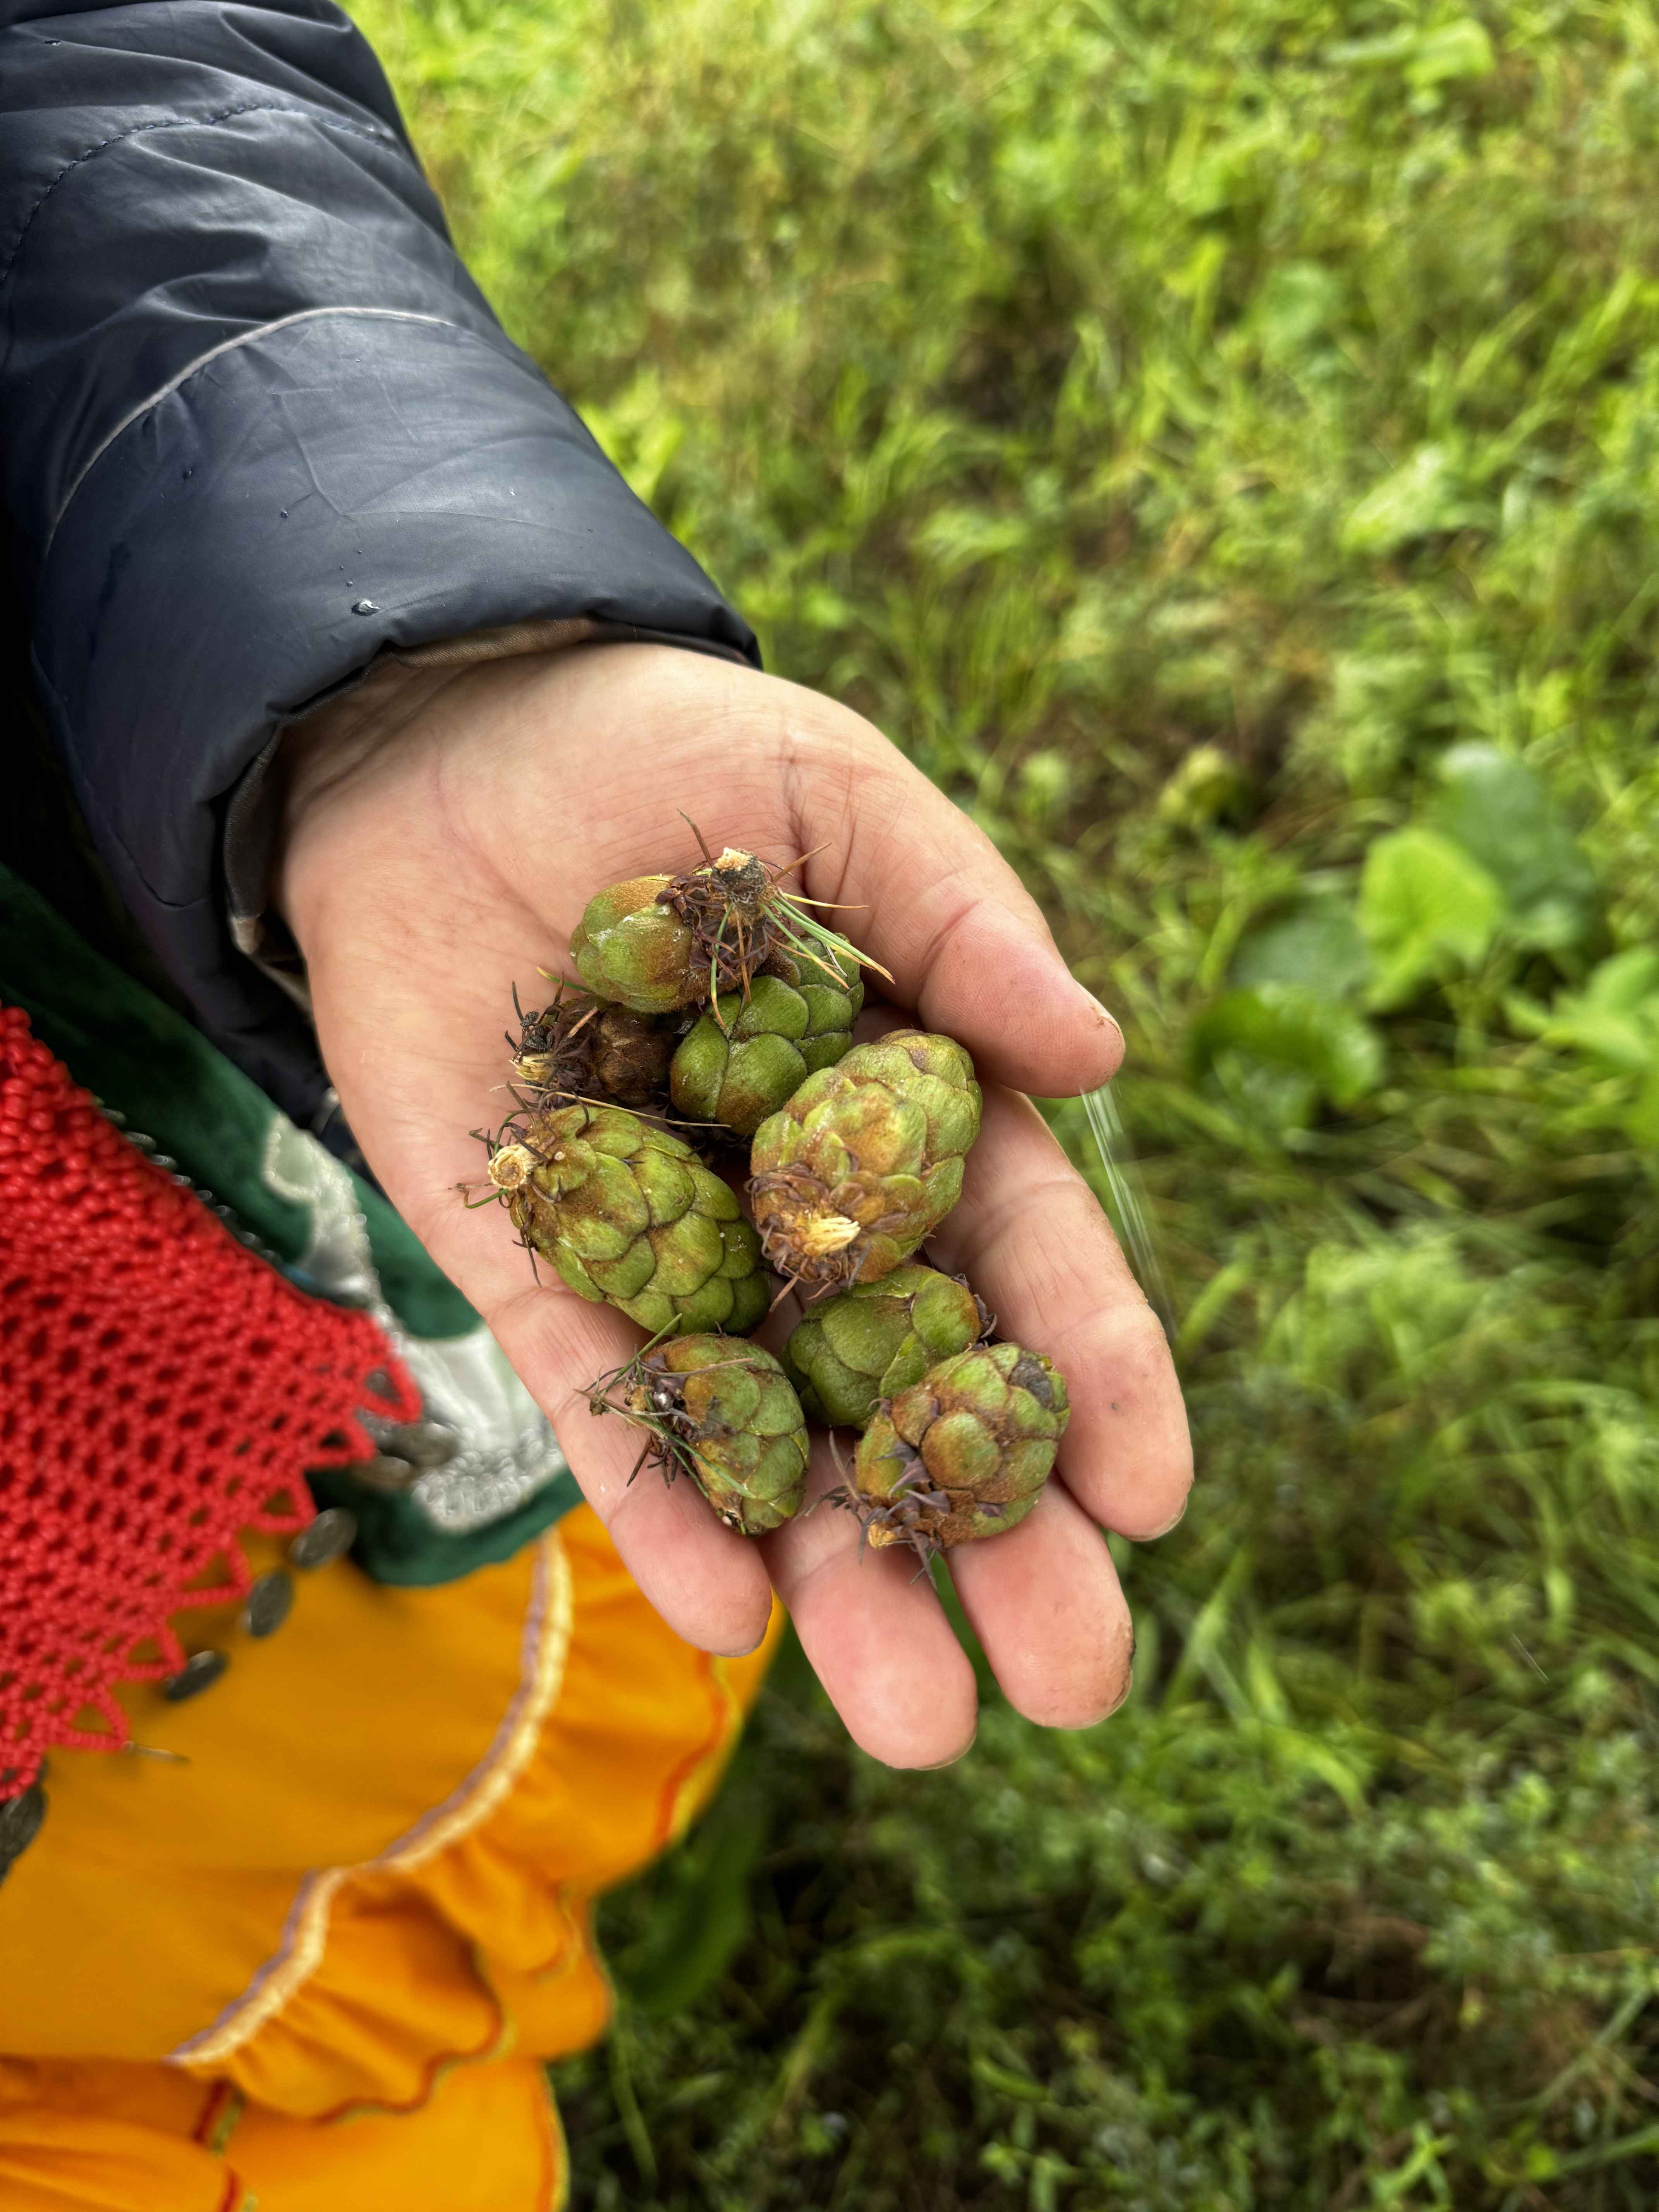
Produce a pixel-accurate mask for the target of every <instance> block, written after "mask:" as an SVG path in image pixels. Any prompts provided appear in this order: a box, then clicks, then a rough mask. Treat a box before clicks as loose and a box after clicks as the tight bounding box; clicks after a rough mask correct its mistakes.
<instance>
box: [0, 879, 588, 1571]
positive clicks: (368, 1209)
mask: <svg viewBox="0 0 1659 2212" xmlns="http://www.w3.org/2000/svg"><path fill="white" fill-rule="evenodd" d="M0 1000H4V1001H5V1002H6V1003H7V1004H8V1005H9V1006H21V1008H22V1010H23V1012H25V1013H27V1016H28V1018H29V1021H30V1024H31V1025H32V1026H33V1030H34V1034H35V1035H36V1036H38V1037H39V1038H40V1042H41V1043H42V1044H44V1045H46V1047H47V1048H48V1049H49V1050H50V1051H52V1052H53V1053H55V1054H57V1056H58V1059H59V1060H62V1061H63V1063H64V1066H65V1067H67V1068H68V1070H69V1072H70V1074H71V1075H72V1076H73V1077H74V1079H75V1080H76V1082H77V1083H79V1084H81V1085H82V1086H83V1087H84V1088H85V1089H87V1090H88V1091H91V1092H93V1093H94V1096H95V1097H97V1098H98V1099H100V1101H101V1103H103V1104H104V1105H105V1106H106V1107H107V1108H110V1109H113V1111H115V1112H116V1113H118V1114H121V1115H125V1117H126V1121H127V1122H128V1125H129V1126H130V1127H132V1128H133V1129H136V1130H140V1131H142V1132H143V1134H144V1135H146V1136H149V1137H153V1138H154V1139H155V1142H156V1144H157V1145H158V1146H160V1147H161V1151H162V1152H165V1153H167V1154H168V1155H169V1156H170V1157H171V1158H173V1159H175V1160H176V1161H177V1162H178V1164H179V1169H180V1170H181V1171H182V1172H183V1173H184V1174H185V1175H187V1176H189V1177H190V1179H191V1182H194V1183H197V1184H199V1185H200V1187H201V1188H203V1189H204V1190H208V1191H211V1193H212V1194H213V1195H214V1197H215V1198H216V1199H217V1200H219V1201H220V1202H221V1203H222V1204H223V1205H225V1206H228V1207H229V1208H230V1209H231V1211H232V1212H233V1213H234V1216H235V1218H236V1219H237V1221H238V1223H239V1224H240V1225H241V1226H242V1227H243V1228H245V1229H246V1230H249V1231H252V1233H253V1234H254V1235H255V1236H257V1237H260V1238H262V1239H263V1240H264V1243H265V1244H267V1245H268V1246H269V1247H270V1250H271V1251H272V1252H273V1253H275V1254H276V1256H277V1258H278V1260H279V1261H281V1262H282V1263H283V1267H285V1269H287V1270H288V1271H289V1272H290V1273H292V1274H293V1275H294V1277H295V1280H296V1281H298V1282H299V1283H300V1284H301V1286H303V1285H304V1283H305V1275H304V1270H303V1267H302V1266H301V1262H302V1261H303V1260H304V1257H305V1255H306V1251H307V1247H308V1245H309V1243H310V1238H311V1214H310V1209H309V1208H308V1207H307V1206H299V1205H296V1204H295V1203H294V1202H293V1201H292V1200H289V1199H285V1198H283V1196H282V1195H281V1194H279V1193H278V1192H276V1191H274V1190H273V1189H272V1188H270V1184H269V1183H267V1182H266V1181H265V1179H264V1173H263V1169H264V1159H265V1147H266V1142H267V1139H268V1137H269V1135H270V1131H271V1129H272V1127H273V1123H274V1119H275V1116H276V1107H275V1106H273V1105H272V1103H271V1102H270V1099H269V1098H267V1097H266V1096H265V1094H264V1091H261V1090H260V1089H259V1087H258V1085H257V1084H255V1083H253V1082H252V1081H251V1080H250V1079H249V1078H248V1077H246V1076H245V1075H244V1074H243V1073H241V1071H240V1068H236V1067H234V1066H232V1065H231V1063H230V1061H229V1060H227V1059H226V1058H225V1056H224V1054H222V1053H221V1052H219V1051H217V1050H216V1048H215V1047H214V1046H212V1045H211V1044H210V1043H209V1042H208V1041H207V1039H206V1038H205V1037H204V1036H202V1034H201V1033H200V1031H199V1030H196V1029H193V1028H192V1027H191V1024H190V1023H189V1022H187V1021H186V1020H185V1018H183V1016H182V1015H179V1014H178V1013H175V1012H174V1011H173V1008H172V1007H170V1006H167V1005H165V1004H164V1003H163V1002H162V1000H160V999H158V998H157V997H156V996H155V994H154V993H153V992H151V991H149V990H146V989H145V988H144V987H143V985H142V984H141V983H137V982H135V981H133V979H132V977H131V976H130V975H126V974H125V972H124V971H123V970H122V969H120V968H118V967H117V966H116V965H115V964H114V963H113V962H112V961H110V960H108V959H106V957H104V955H103V954H102V953H100V952H99V951H95V950H94V948H93V946H91V945H88V943H87V942H86V940H85V939H83V938H82V937H81V936H79V935H78V934H77V933H76V931H74V930H73V929H71V928H70V926H69V924H68V923H67V922H65V921H64V920H63V918H62V916H61V915H58V914H57V913H56V912H55V911H54V909H53V908H52V907H51V906H50V905H49V904H48V903H47V902H46V900H45V899H44V898H42V897H41V896H40V893H39V892H38V891H36V890H33V888H32V887H31V886H30V885H29V884H26V883H25V882H24V881H23V880H22V878H21V877H19V876H17V875H15V874H14V873H13V872H12V871H11V870H10V869H9V868H7V867H5V866H3V865H0ZM352 1182H353V1187H354V1188H355V1190H356V1197H357V1202H358V1204H359V1205H360V1206H361V1207H362V1212H363V1215H364V1218H365V1220H366V1222H367V1225H368V1242H369V1249H370V1253H371V1255H372V1257H373V1260H374V1267H375V1270H376V1272H377V1273H378V1274H379V1276H380V1289H381V1293H382V1295H383V1296H384V1297H385V1299H386V1304H388V1305H389V1306H390V1307H391V1309H392V1311H393V1313H395V1314H396V1315H397V1316H398V1320H399V1321H400V1322H402V1324H403V1326H404V1328H405V1329H407V1330H408V1332H409V1334H410V1335H411V1336H415V1337H423V1338H427V1339H434V1338H445V1337H455V1336H467V1335H470V1334H471V1333H472V1332H473V1330H475V1329H476V1328H478V1327H480V1325H481V1324H480V1322H479V1320H478V1316H477V1314H476V1313H475V1312H474V1311H473V1310H472V1308H471V1306H470V1305H469V1304H468V1303H467V1301H466V1300H465V1298H464V1297H462V1296H461V1294H460V1292H459V1291H458V1290H457V1289H456V1288H455V1286H454V1285H453V1283H451V1282H450V1281H449V1280H448V1279H447V1277H446V1276H445V1275H444V1274H443V1273H442V1272H441V1269H440V1268H439V1267H437V1266H436V1265H435V1262H434V1261H432V1260H431V1259H430V1258H428V1255H427V1253H426V1251H425V1249H424V1248H423V1247H422V1244H421V1243H420V1242H419V1240H418V1239H417V1238H416V1236H415V1234H414V1232H413V1231H412V1230H410V1228H408V1227H407V1226H406V1225H405V1224H404V1222H403V1221H402V1220H401V1219H400V1218H399V1217H398V1214H397V1213H396V1212H394V1211H393V1210H392V1206H390V1205H388V1204H387V1202H386V1200H385V1199H384V1198H382V1197H381V1196H380V1193H379V1192H378V1191H375V1190H371V1189H370V1188H369V1187H368V1184H367V1183H365V1182H363V1181H362V1178H361V1177H359V1176H353V1177H352ZM307 1479H308V1480H309V1482H310V1484H311V1488H312V1492H313V1496H314V1497H315V1498H316V1499H317V1502H318V1504H319V1505H343V1506H346V1507H348V1508H349V1510H350V1511H351V1512H352V1513H353V1514H354V1515H355V1516H356V1521H357V1538H356V1542H355V1543H354V1544H353V1546H352V1553H351V1556H352V1558H353V1559H354V1560H355V1561H356V1564H357V1565H359V1566H360V1567H361V1568H362V1571H364V1573H366V1574H367V1575H368V1576H370V1577H372V1579H373V1580H374V1581H375V1582H381V1583H398V1584H402V1585H404V1586H405V1587H415V1588H430V1587H431V1586H432V1585H434V1584H435V1583H448V1582H455V1581H458V1580H459V1578H460V1577H461V1576H463V1575H465V1574H470V1573H471V1571H472V1570H473V1568H474V1567H480V1566H487V1565H494V1564H495V1563H496V1562H497V1561H499V1560H501V1559H511V1558H512V1556H513V1553H515V1552H517V1551H519V1550H520V1548H521V1547H523V1546H524V1545H526V1544H527V1543H528V1542H529V1541H531V1539H532V1537H535V1536H538V1535H540V1534H541V1533H542V1531H543V1530H544V1528H550V1527H551V1526H552V1525H553V1523H554V1522H556V1521H558V1520H560V1519H562V1517H563V1516H564V1515H565V1514H567V1513H568V1512H569V1511H570V1510H571V1508H572V1507H573V1506H575V1505H579V1504H580V1503H581V1492H580V1490H579V1489H578V1488H577V1486H576V1484H575V1481H574V1478H572V1477H571V1476H570V1475H568V1474H563V1475H559V1476H556V1478H555V1479H554V1480H553V1481H551V1482H550V1483H549V1484H548V1485H547V1486H546V1487H545V1488H544V1489H542V1490H538V1492H536V1494H535V1495H534V1496H533V1497H532V1498H527V1499H526V1501H525V1503H524V1504H522V1505H521V1506H520V1507H519V1508H518V1509H517V1510H516V1511H514V1512H513V1513H509V1514H507V1516H504V1517H503V1518H502V1519H501V1520H499V1521H493V1522H489V1524H488V1526H486V1527H484V1528H477V1529H473V1530H471V1531H469V1532H468V1533H467V1534H465V1535H450V1534H445V1533H444V1532H443V1531H442V1530H441V1529H438V1528H434V1526H433V1525H432V1523H431V1522H430V1521H429V1520H428V1518H427V1516H426V1515H425V1514H424V1513H423V1512H422V1510H421V1509H420V1507H419V1506H418V1505H416V1504H415V1502H414V1500H413V1499H412V1498H409V1497H407V1496H406V1495H398V1494H395V1493H387V1492H384V1491H377V1490H371V1489H369V1488H368V1487H367V1486H364V1485H362V1484H361V1483H359V1482H357V1481H356V1480H354V1479H353V1477H352V1476H351V1475H350V1474H349V1473H348V1472H346V1471H345V1470H343V1469H341V1468H326V1469H324V1470H320V1471H319V1472H317V1473H314V1474H310V1475H309V1476H308V1478H307Z"/></svg>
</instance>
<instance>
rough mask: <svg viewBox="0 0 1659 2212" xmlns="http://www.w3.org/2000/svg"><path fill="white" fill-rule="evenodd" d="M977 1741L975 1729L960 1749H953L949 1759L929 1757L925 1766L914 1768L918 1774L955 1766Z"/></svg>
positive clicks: (964, 1757) (977, 1736)
mask: <svg viewBox="0 0 1659 2212" xmlns="http://www.w3.org/2000/svg"><path fill="white" fill-rule="evenodd" d="M978 1741H979V1731H978V1729H975V1731H974V1733H973V1735H970V1736H969V1739H968V1741H967V1742H966V1743H964V1744H963V1747H962V1749H961V1750H960V1751H953V1752H952V1753H951V1756H950V1757H949V1759H930V1760H929V1762H928V1764H927V1765H926V1766H919V1767H918V1768H917V1769H916V1772H917V1773H918V1774H937V1773H938V1772H939V1769H940V1768H941V1767H942V1766H955V1765H957V1762H958V1761H959V1760H961V1759H966V1758H967V1756H968V1754H969V1752H970V1751H971V1750H972V1749H973V1747H974V1746H975V1744H976V1743H977V1742H978Z"/></svg>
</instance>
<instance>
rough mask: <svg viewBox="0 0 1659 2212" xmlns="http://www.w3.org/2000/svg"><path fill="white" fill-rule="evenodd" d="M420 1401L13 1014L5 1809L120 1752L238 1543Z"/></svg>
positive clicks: (0, 1482) (5, 1293)
mask: <svg viewBox="0 0 1659 2212" xmlns="http://www.w3.org/2000/svg"><path fill="white" fill-rule="evenodd" d="M419 1410H420V1402H419V1399H418V1397H417V1395H416V1393H415V1391H414V1389H413V1388H412V1387H411V1385H410V1383H409V1382H408V1380H407V1378H406V1377H405V1376H404V1375H403V1374H402V1373H401V1371H400V1370H398V1366H397V1364H396V1362H395V1360H394V1359H393V1358H392V1353H391V1352H390V1349H389V1347H388V1346H387V1344H386V1339H385V1337H384V1336H383V1335H382V1334H381V1333H380V1329H379V1328H377V1327H376V1326H375V1324H374V1322H372V1321H371V1320H370V1319H369V1318H368V1316H367V1315H366V1314H360V1313H352V1312H349V1311H347V1310H344V1309H343V1308H341V1307H338V1306H331V1305H328V1304H325V1303H323V1302H322V1301H320V1300H319V1299H315V1298H308V1297H305V1296H304V1295H303V1294H302V1293H301V1291H297V1290H296V1289H295V1287H294V1286H293V1285H292V1284H290V1283H289V1282H288V1281H287V1280H286V1279H284V1277H283V1276H282V1275H281V1274H280V1273H278V1272H277V1270H276V1268H275V1267H270V1266H268V1265H267V1264H266V1263H265V1261H263V1260H261V1259H259V1258H258V1257H257V1256H256V1255H254V1254H253V1253H252V1252H250V1251H249V1250H247V1249H246V1247H245V1246H243V1245H242V1244H240V1243H238V1242H237V1240H236V1239H235V1237H233V1236H232V1235H231V1234H230V1233H229V1231H228V1230H227V1229H226V1228H225V1227H224V1225H222V1223H221V1222H220V1221H219V1220H218V1219H217V1218H216V1216H215V1215H214V1214H213V1213H212V1212H210V1211H209V1209H208V1207H207V1206H204V1204H203V1203H202V1201H201V1200H200V1199H199V1198H197V1196H196V1195H195V1194H194V1193H193V1192H192V1191H191V1190H190V1189H189V1188H185V1187H184V1186H182V1185H181V1184H179V1183H177V1182H174V1181H173V1179H172V1177H171V1176H168V1175H167V1174H166V1173H165V1172H164V1171H163V1170H161V1169H160V1168H158V1167H156V1166H155V1165H154V1164H152V1163H151V1162H150V1161H149V1160H148V1159H146V1158H144V1156H143V1153H142V1152H139V1151H138V1149H137V1146H134V1145H131V1144H130V1143H129V1142H128V1141H127V1139H125V1137H123V1136H122V1135H120V1133H118V1131H117V1130H115V1129H114V1128H112V1127H111V1126H110V1124H109V1123H108V1122H107V1121H106V1120H105V1119H104V1117H103V1115H101V1114H100V1112H99V1110H98V1109H97V1107H96V1106H95V1105H94V1103H93V1101H92V1099H91V1098H90V1097H88V1094H87V1093H86V1092H85V1091H80V1090H77V1089H76V1086H75V1085H74V1083H73V1082H72V1081H71V1080H70V1076H69V1073H68V1072H67V1070H66V1069H64V1067H63V1066H62V1065H61V1064H60V1063H59V1062H58V1060H55V1059H54V1058H53V1057H52V1054H51V1053H50V1052H48V1051H47V1050H46V1047H45V1046H44V1045H42V1044H41V1043H40V1042H38V1041H37V1040H36V1039H35V1038H34V1037H33V1036H31V1035H30V1033H29V1025H28V1021H27V1017H26V1016H25V1015H23V1014H22V1013H21V1012H18V1011H17V1010H16V1009H15V1008H13V1007H6V1006H0V1798H3V1797H7V1796H14V1795H15V1793H16V1792H17V1791H18V1790H22V1789H26V1788H27V1786H28V1784H30V1782H32V1781H33V1778H34V1777H35V1775H36V1774H37V1773H38V1771H39V1770H40V1761H41V1758H42V1756H43V1754H44V1753H46V1751H48V1750H49V1749H50V1748H51V1747H52V1746H53V1745H54V1744H64V1745H72V1746H74V1747H76V1748H77V1749H82V1750H102V1751H116V1750H119V1749H120V1748H121V1747H123V1746H124V1745H125V1743H126V1742H127V1741H128V1728H127V1720H126V1716H125V1713H124V1712H123V1711H122V1709H121V1705H120V1704H119V1702H118V1699H117V1698H116V1696H115V1694H114V1689H115V1685H116V1684H117V1683H118V1682H120V1681H146V1680H155V1679H156V1678H157V1677H160V1676H161V1675H165V1674H172V1673H173V1672H174V1671H175V1670H176V1669H177V1668H179V1667H180V1666H181V1665H182V1664H183V1662H184V1658H185V1653H184V1650H183V1649H182V1647H181V1645H180V1644H179V1638H178V1636H177V1635H176V1633H175V1632H174V1631H173V1628H172V1627H171V1626H169V1625H168V1616H169V1614H171V1613H178V1612H181V1611H183V1610H184V1609H185V1608H187V1607H195V1606H204V1605H222V1604H223V1603H224V1602H226V1601H227V1600H231V1599H234V1598H237V1597H240V1595H242V1594H243V1592H244V1591H246V1589H248V1587H249V1584H250V1582H251V1579H252V1577H251V1575H250V1572H249V1569H248V1565H247V1562H246V1559H244V1557H243V1555H242V1551H241V1547H240V1544H239V1543H238V1541H237V1537H238V1534H239V1532H240V1531H242V1530H252V1529H258V1530H266V1531H271V1532H280V1531H283V1530H288V1529H295V1528H303V1527H304V1525H305V1524H306V1522H307V1521H309V1520H311V1519H312V1518H313V1516H314V1514H315V1511H316V1508H315V1506H314V1504H313V1501H312V1497H311V1492H310V1491H309V1490H308V1489H307V1486H306V1480H305V1470H306V1469H307V1468H316V1467H328V1466H340V1465H344V1464H347V1463H349V1462H351V1461H354V1460H365V1459H370V1458H372V1457H373V1456H374V1452H375V1449H376V1447H375V1445H374V1442H373V1441H372V1440H371V1438H370V1437H368V1434H367V1432H366V1431H364V1430H363V1428H362V1425H361V1424H360V1418H359V1417H360V1416H361V1415H362V1414H364V1413H379V1414H381V1415H383V1416H385V1417H386V1418H387V1419H392V1420H411V1419H414V1418H415V1417H416V1414H417V1413H418V1412H419Z"/></svg>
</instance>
